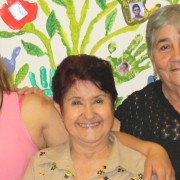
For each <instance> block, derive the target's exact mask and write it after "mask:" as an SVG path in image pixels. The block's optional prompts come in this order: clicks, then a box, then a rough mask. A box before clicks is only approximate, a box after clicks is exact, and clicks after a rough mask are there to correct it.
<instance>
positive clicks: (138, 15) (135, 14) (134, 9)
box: [129, 2, 145, 21]
mask: <svg viewBox="0 0 180 180" xmlns="http://www.w3.org/2000/svg"><path fill="white" fill-rule="evenodd" d="M129 10H130V14H131V19H132V20H133V21H136V20H139V19H142V18H143V17H144V12H145V9H144V6H143V4H142V2H135V3H130V4H129Z"/></svg>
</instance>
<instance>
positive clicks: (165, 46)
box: [160, 45, 170, 51]
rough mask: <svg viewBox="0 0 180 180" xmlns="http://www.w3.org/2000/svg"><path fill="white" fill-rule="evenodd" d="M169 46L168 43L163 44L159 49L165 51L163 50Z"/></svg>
mask: <svg viewBox="0 0 180 180" xmlns="http://www.w3.org/2000/svg"><path fill="white" fill-rule="evenodd" d="M169 48H170V46H169V45H163V46H161V47H160V50H161V51H165V50H167V49H169Z"/></svg>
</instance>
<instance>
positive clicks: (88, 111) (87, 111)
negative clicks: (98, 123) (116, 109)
mask: <svg viewBox="0 0 180 180" xmlns="http://www.w3.org/2000/svg"><path fill="white" fill-rule="evenodd" d="M84 117H85V118H86V119H87V120H89V119H92V118H93V117H94V109H93V107H92V106H91V105H86V106H85V108H84Z"/></svg>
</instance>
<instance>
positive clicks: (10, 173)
mask: <svg viewBox="0 0 180 180" xmlns="http://www.w3.org/2000/svg"><path fill="white" fill-rule="evenodd" d="M37 151H38V148H37V146H36V145H35V144H34V143H33V141H32V139H31V137H30V135H29V133H28V131H27V129H26V127H25V124H24V122H23V120H22V117H21V112H20V103H19V99H18V95H17V93H15V92H12V93H11V94H10V95H8V94H6V93H4V94H3V106H2V109H1V112H0V180H21V177H22V175H23V174H24V171H25V169H26V167H27V165H28V162H29V160H30V159H31V157H32V156H33V155H34V154H35V152H37Z"/></svg>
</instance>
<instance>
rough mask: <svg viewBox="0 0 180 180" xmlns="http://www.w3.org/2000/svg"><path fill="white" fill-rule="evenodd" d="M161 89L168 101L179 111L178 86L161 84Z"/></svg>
mask: <svg viewBox="0 0 180 180" xmlns="http://www.w3.org/2000/svg"><path fill="white" fill-rule="evenodd" d="M162 91H163V93H164V96H165V97H166V99H167V100H168V101H169V103H170V104H171V105H172V106H173V107H174V109H175V110H176V111H178V112H179V113H180V88H179V87H178V88H175V87H169V86H167V85H164V84H162Z"/></svg>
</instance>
